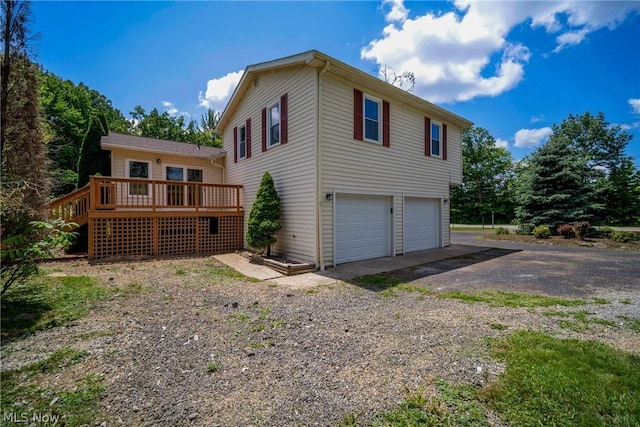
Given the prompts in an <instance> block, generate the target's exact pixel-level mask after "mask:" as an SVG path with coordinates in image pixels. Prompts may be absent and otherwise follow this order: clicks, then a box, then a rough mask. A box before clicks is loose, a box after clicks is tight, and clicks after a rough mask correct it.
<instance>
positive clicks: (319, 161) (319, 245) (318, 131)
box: [316, 61, 329, 271]
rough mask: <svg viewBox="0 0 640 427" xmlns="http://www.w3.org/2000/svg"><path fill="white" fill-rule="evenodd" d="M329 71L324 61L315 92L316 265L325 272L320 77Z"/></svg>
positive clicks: (327, 63)
mask: <svg viewBox="0 0 640 427" xmlns="http://www.w3.org/2000/svg"><path fill="white" fill-rule="evenodd" d="M327 69H329V61H326V62H325V64H324V67H323V68H322V70H321V71H320V73H319V74H317V76H318V85H317V90H316V111H317V114H316V136H317V141H316V159H317V160H316V205H317V209H318V212H317V221H316V239H317V241H318V243H317V245H316V247H317V251H318V263H319V264H320V265H319V267H320V271H324V270H325V265H324V247H323V245H322V200H323V199H322V197H321V193H320V191H321V190H322V150H321V146H322V132H321V129H322V126H321V125H320V123H322V115H321V110H320V87H321V86H322V75H323V74H324V73H325V72H326V71H327Z"/></svg>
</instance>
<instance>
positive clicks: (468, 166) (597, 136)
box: [451, 112, 640, 231]
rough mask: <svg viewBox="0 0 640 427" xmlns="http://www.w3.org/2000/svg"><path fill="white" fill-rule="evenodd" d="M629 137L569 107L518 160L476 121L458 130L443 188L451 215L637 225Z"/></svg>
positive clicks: (639, 184) (637, 184)
mask: <svg viewBox="0 0 640 427" xmlns="http://www.w3.org/2000/svg"><path fill="white" fill-rule="evenodd" d="M631 139H632V137H631V135H630V134H629V133H627V132H625V131H624V130H623V129H622V128H621V127H620V126H619V125H611V124H610V123H608V122H607V121H606V119H605V116H604V114H603V113H601V112H600V113H597V114H595V115H593V114H591V113H589V112H587V113H584V114H582V115H569V116H568V117H567V118H565V119H564V120H563V121H562V122H561V123H560V124H555V125H554V126H553V133H552V135H551V136H550V137H549V139H548V140H547V141H546V142H545V143H544V144H543V145H541V146H540V147H539V148H537V149H536V150H535V151H533V152H532V153H531V154H529V155H528V156H525V157H524V158H523V159H521V160H519V161H514V160H513V157H512V156H511V154H510V152H509V151H508V150H507V149H506V148H503V147H499V146H497V145H496V141H495V139H494V138H493V136H492V135H491V134H490V133H489V131H487V130H486V129H483V128H481V127H472V128H470V129H467V130H465V131H463V135H462V157H463V183H462V185H460V186H458V187H455V188H453V189H452V192H451V222H452V223H463V224H487V223H491V222H492V221H495V223H497V224H510V223H512V224H519V225H520V227H521V228H522V229H524V230H525V231H527V230H531V229H532V228H533V227H536V226H538V225H550V226H552V227H553V228H554V229H555V227H556V226H557V225H561V224H571V223H575V222H582V221H587V222H589V223H591V224H594V225H640V170H638V168H637V167H636V166H635V165H634V163H633V160H632V158H631V157H629V156H627V155H625V149H626V147H627V145H628V144H629V142H630V141H631Z"/></svg>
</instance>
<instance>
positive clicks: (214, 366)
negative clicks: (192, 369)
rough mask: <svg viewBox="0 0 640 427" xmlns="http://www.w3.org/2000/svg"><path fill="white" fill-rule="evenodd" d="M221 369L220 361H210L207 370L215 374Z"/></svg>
mask: <svg viewBox="0 0 640 427" xmlns="http://www.w3.org/2000/svg"><path fill="white" fill-rule="evenodd" d="M219 370H220V362H209V364H208V365H207V372H209V373H210V374H215V373H216V372H218V371H219Z"/></svg>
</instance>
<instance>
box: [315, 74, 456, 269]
mask: <svg viewBox="0 0 640 427" xmlns="http://www.w3.org/2000/svg"><path fill="white" fill-rule="evenodd" d="M354 87H356V88H357V89H359V90H362V91H363V92H364V93H365V94H370V95H372V96H374V97H377V98H380V99H385V97H384V96H381V95H380V94H377V93H375V92H371V91H368V90H367V89H366V88H364V87H359V86H357V85H356V86H354V84H353V83H350V82H347V81H345V80H343V79H341V78H339V77H335V76H333V75H331V74H329V73H327V74H326V75H324V76H323V77H322V82H321V85H320V88H321V89H320V91H321V97H320V100H321V102H320V109H321V111H320V114H321V117H322V118H323V119H322V124H321V129H320V132H321V134H320V135H321V144H322V156H321V166H320V167H321V171H322V172H321V173H322V178H321V191H320V193H321V194H324V193H333V192H334V191H338V192H351V193H363V194H386V195H392V196H394V230H393V231H394V235H395V244H394V246H395V252H396V253H397V254H400V253H402V251H403V241H402V236H403V233H402V230H403V224H402V217H403V212H402V200H403V196H410V197H430V198H439V199H445V198H446V199H448V198H449V186H450V184H454V183H456V182H458V181H459V180H460V174H461V170H460V165H459V164H458V162H459V160H460V129H459V128H458V127H457V126H455V125H453V124H450V123H447V122H446V121H443V120H442V119H441V118H440V117H436V116H431V118H432V119H434V120H437V121H439V122H443V123H446V124H447V155H448V160H446V161H445V160H442V159H440V158H435V157H427V156H425V155H424V117H425V116H430V114H429V113H427V112H424V111H419V110H417V109H415V108H412V107H408V106H406V105H405V104H402V103H401V102H399V101H397V100H395V99H385V100H387V101H389V102H390V147H388V148H387V147H383V146H382V145H378V144H375V143H370V142H365V141H357V140H354V139H353V89H354ZM321 206H322V222H323V224H322V240H323V255H324V262H325V263H326V264H327V265H330V264H331V263H332V259H333V204H332V203H330V202H329V203H328V202H322V204H321ZM443 211H444V209H443ZM443 219H445V220H446V221H447V222H446V224H448V208H447V213H446V215H445V213H444V212H443ZM448 241H449V239H448V236H447V235H445V234H444V232H443V242H444V243H445V244H448Z"/></svg>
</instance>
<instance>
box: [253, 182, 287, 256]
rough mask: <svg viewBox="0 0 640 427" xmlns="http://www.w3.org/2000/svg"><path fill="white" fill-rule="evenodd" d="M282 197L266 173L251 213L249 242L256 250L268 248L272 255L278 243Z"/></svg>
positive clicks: (269, 253)
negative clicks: (272, 247) (272, 246)
mask: <svg viewBox="0 0 640 427" xmlns="http://www.w3.org/2000/svg"><path fill="white" fill-rule="evenodd" d="M279 219H280V197H278V193H277V191H276V187H275V184H274V182H273V178H272V177H271V174H269V172H265V173H264V175H263V176H262V180H261V181H260V186H259V187H258V192H257V193H256V198H255V200H254V201H253V205H252V206H251V211H250V212H249V221H248V228H247V236H246V237H247V242H248V243H249V245H250V246H252V247H254V248H256V249H260V250H262V249H264V248H267V256H269V255H271V245H273V244H274V243H276V241H277V239H276V237H275V233H276V232H277V231H278V230H280V222H279Z"/></svg>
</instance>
